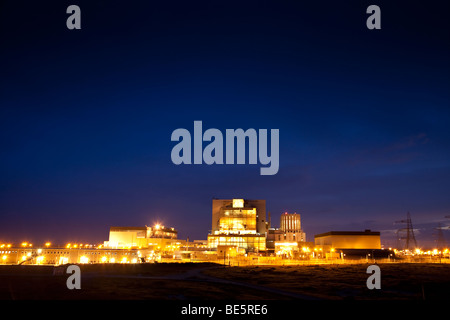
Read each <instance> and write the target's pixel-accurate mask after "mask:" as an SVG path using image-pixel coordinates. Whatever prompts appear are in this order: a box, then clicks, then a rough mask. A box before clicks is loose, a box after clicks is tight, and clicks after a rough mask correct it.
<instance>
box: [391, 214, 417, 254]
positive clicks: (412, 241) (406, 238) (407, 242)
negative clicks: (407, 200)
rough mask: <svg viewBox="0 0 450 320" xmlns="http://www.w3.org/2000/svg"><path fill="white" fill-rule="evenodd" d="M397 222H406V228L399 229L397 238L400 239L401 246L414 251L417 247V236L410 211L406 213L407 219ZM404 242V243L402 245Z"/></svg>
mask: <svg viewBox="0 0 450 320" xmlns="http://www.w3.org/2000/svg"><path fill="white" fill-rule="evenodd" d="M395 223H406V227H405V228H401V229H398V230H397V239H398V241H399V245H398V247H399V248H403V249H404V250H410V251H413V250H415V249H416V248H417V241H416V237H415V236H414V228H413V225H412V221H411V215H410V213H409V212H408V213H407V215H406V220H399V221H396V222H395ZM402 242H404V245H402Z"/></svg>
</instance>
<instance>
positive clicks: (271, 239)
mask: <svg viewBox="0 0 450 320" xmlns="http://www.w3.org/2000/svg"><path fill="white" fill-rule="evenodd" d="M305 241H306V234H305V233H304V232H303V230H302V225H301V219H300V214H298V213H287V212H285V213H283V214H282V215H281V216H280V228H269V230H268V233H267V241H266V245H267V250H268V251H269V252H271V253H276V254H277V255H283V256H286V257H292V256H294V255H296V253H298V252H299V251H300V250H301V249H300V248H301V247H304V242H305ZM299 243H302V244H301V245H300V244H299Z"/></svg>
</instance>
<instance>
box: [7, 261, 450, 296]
mask: <svg viewBox="0 0 450 320" xmlns="http://www.w3.org/2000/svg"><path fill="white" fill-rule="evenodd" d="M367 266H368V265H364V264H360V265H312V266H277V267H272V266H270V267H264V266H259V267H255V266H253V267H223V266H218V265H214V264H204V263H167V264H137V265H122V264H105V265H81V266H80V267H81V290H69V289H67V287H66V279H67V277H68V276H69V275H68V274H66V273H62V274H59V275H54V274H53V273H54V267H52V266H4V265H3V266H1V265H0V300H24V299H26V300H74V299H75V300H77V299H81V300H112V299H121V300H128V299H130V300H199V301H201V300H290V299H295V298H296V297H297V298H298V297H301V296H302V295H303V296H307V297H312V298H319V299H325V300H349V299H351V300H393V299H400V300H423V299H425V300H449V299H450V290H449V289H450V265H449V264H407V263H399V264H380V268H381V290H369V289H367V287H366V279H367V277H368V276H369V275H368V274H366V269H367ZM296 295H298V296H296Z"/></svg>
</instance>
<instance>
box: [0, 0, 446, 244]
mask: <svg viewBox="0 0 450 320" xmlns="http://www.w3.org/2000/svg"><path fill="white" fill-rule="evenodd" d="M391 2H392V1H377V2H374V3H372V2H366V1H340V2H330V3H328V2H317V3H316V4H305V3H303V2H301V1H178V2H176V1H158V2H155V1H75V2H73V1H70V2H69V1H54V2H53V3H52V2H51V1H41V2H36V3H28V2H21V1H2V2H1V3H0V48H1V50H0V64H1V73H0V139H1V140H0V141H1V149H0V155H1V156H0V170H1V172H0V173H1V175H0V176H1V179H0V241H12V242H19V241H23V240H29V241H34V242H44V241H52V242H54V243H58V242H61V243H65V242H71V241H81V242H102V241H103V240H107V237H108V231H109V227H110V226H124V225H131V226H141V225H145V224H148V225H149V224H153V223H154V222H156V221H159V222H162V223H163V224H165V225H169V226H173V227H175V228H177V229H178V230H179V235H180V237H181V238H186V237H188V236H189V238H190V239H206V236H207V233H208V231H209V230H210V228H211V200H212V198H213V197H217V198H231V197H244V198H250V199H266V200H267V209H268V211H270V212H271V213H272V222H273V223H272V224H273V225H274V226H278V224H279V222H278V219H279V215H280V214H281V213H282V212H284V211H288V212H299V213H301V214H302V219H303V227H304V229H305V232H306V233H307V238H308V240H310V241H312V240H313V236H314V234H317V233H321V232H326V231H329V230H363V229H367V228H371V229H374V230H380V231H382V240H384V241H385V243H386V244H388V245H389V244H390V245H392V244H393V242H389V239H390V238H391V236H392V231H393V230H394V229H395V228H398V227H399V225H394V224H393V222H394V221H395V220H399V219H403V218H405V216H406V212H408V211H410V212H411V215H412V218H413V223H414V225H415V226H416V227H417V229H418V230H417V237H418V240H419V244H420V241H422V244H425V243H426V241H427V240H428V241H431V240H432V237H431V234H432V232H433V228H434V227H436V226H437V224H438V223H439V222H441V223H443V225H444V226H448V225H449V224H450V220H448V219H447V220H446V219H445V218H444V217H445V216H446V215H450V197H449V191H450V126H449V123H450V91H449V89H450V63H449V58H448V57H449V56H450V25H449V24H450V23H449V19H448V13H449V12H450V11H449V7H448V5H447V4H446V1H427V2H423V1H422V2H417V3H416V2H411V1H396V4H392V3H391ZM70 4H78V5H79V6H80V8H81V16H82V19H81V21H82V22H81V25H82V29H81V30H68V29H67V28H66V19H67V17H68V15H67V14H66V13H65V12H66V8H67V6H68V5H70ZM371 4H377V5H379V6H380V7H381V12H382V22H381V24H382V29H381V30H368V29H367V28H366V19H367V17H368V15H367V14H366V13H365V11H366V8H367V7H368V6H369V5H371ZM194 120H202V121H203V127H204V129H207V128H218V129H220V130H223V132H225V129H235V128H243V129H244V130H245V129H248V128H255V129H260V128H262V129H279V130H280V170H279V172H278V174H277V175H275V176H261V175H259V168H260V165H234V166H233V165H222V166H219V165H212V166H207V165H196V166H194V165H191V166H187V165H180V166H175V165H174V164H173V163H172V162H171V158H170V153H171V149H172V147H173V146H174V145H175V143H174V142H171V141H170V136H171V133H172V131H173V130H175V129H177V128H186V129H188V130H190V131H191V132H192V130H193V122H194ZM444 234H445V235H446V237H447V240H448V241H450V235H449V233H448V231H445V233H444Z"/></svg>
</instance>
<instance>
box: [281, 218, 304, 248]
mask: <svg viewBox="0 0 450 320" xmlns="http://www.w3.org/2000/svg"><path fill="white" fill-rule="evenodd" d="M280 229H281V231H283V233H284V239H283V240H285V241H287V242H298V241H301V242H303V241H306V234H305V233H304V232H303V230H302V224H301V219H300V214H298V213H287V212H285V213H284V214H282V215H281V217H280Z"/></svg>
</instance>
